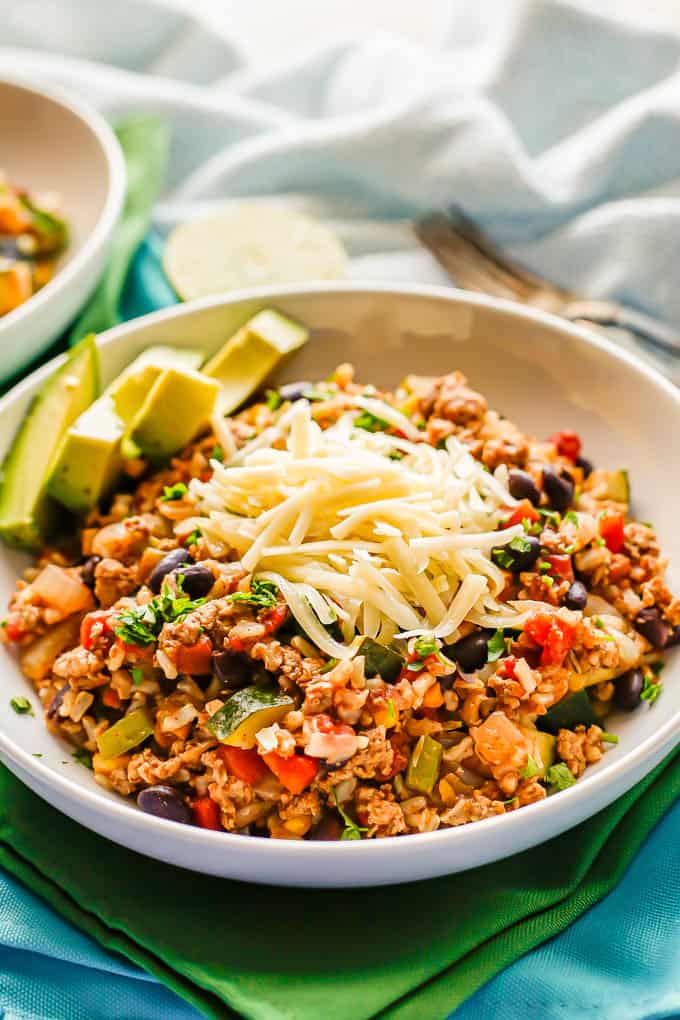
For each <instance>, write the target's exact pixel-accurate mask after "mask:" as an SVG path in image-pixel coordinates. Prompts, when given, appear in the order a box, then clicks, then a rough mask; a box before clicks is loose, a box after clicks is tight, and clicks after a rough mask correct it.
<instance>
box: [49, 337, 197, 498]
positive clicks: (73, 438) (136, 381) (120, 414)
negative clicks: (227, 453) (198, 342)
mask: <svg viewBox="0 0 680 1020" xmlns="http://www.w3.org/2000/svg"><path fill="white" fill-rule="evenodd" d="M202 358H203V355H202V353H201V352H200V351H193V350H180V349H175V348H172V347H152V348H149V350H148V351H145V352H144V353H143V354H140V355H139V357H138V358H136V359H135V360H134V361H133V362H132V364H131V365H129V366H128V368H126V369H125V371H123V372H122V373H121V374H120V375H119V376H117V377H116V378H115V379H114V381H113V382H112V383H111V384H110V385H109V386H107V388H106V390H105V391H104V393H103V394H102V395H101V397H100V398H99V400H96V401H95V402H94V403H93V404H92V405H91V406H90V407H88V408H87V409H86V410H85V411H84V412H83V413H82V414H81V415H80V416H79V417H78V418H77V419H76V421H74V422H73V423H72V424H71V426H70V428H69V429H68V430H67V432H66V435H65V436H64V438H63V441H62V444H61V446H60V448H59V451H58V454H57V456H56V458H55V462H54V465H53V468H52V472H51V475H50V478H49V481H48V492H49V494H50V496H51V497H52V498H53V499H55V500H56V501H57V502H58V503H61V504H62V505H63V506H65V507H67V508H68V509H69V510H72V511H73V512H74V513H81V514H82V513H87V511H88V510H90V509H92V507H93V506H95V505H96V504H97V503H98V502H99V501H100V500H101V499H103V498H104V497H105V496H107V495H108V494H109V493H110V492H111V491H112V490H113V488H114V487H115V485H116V482H117V481H118V478H119V476H120V474H121V472H122V470H123V462H124V457H125V453H124V451H123V450H122V442H123V437H124V435H125V432H126V430H127V428H128V427H129V424H130V421H131V420H132V419H133V418H134V416H135V414H136V413H137V411H138V410H139V408H140V407H141V406H142V405H143V404H144V401H145V400H146V399H147V396H148V394H149V393H150V392H151V391H152V390H153V387H154V385H155V383H156V381H157V380H158V378H159V377H160V376H162V375H164V374H165V372H166V371H169V370H170V367H171V366H174V368H176V369H177V371H179V372H183V371H184V372H188V373H190V374H192V369H193V368H195V367H196V366H197V365H199V364H200V363H201V360H202ZM137 455H138V454H137Z"/></svg>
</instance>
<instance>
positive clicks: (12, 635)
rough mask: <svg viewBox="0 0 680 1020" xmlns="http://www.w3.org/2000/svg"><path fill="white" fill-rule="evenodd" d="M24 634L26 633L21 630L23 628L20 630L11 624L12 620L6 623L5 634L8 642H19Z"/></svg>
mask: <svg viewBox="0 0 680 1020" xmlns="http://www.w3.org/2000/svg"><path fill="white" fill-rule="evenodd" d="M25 633H26V631H25V630H23V628H21V627H20V626H19V624H18V623H13V622H12V620H8V621H7V626H6V627H5V634H6V635H7V637H8V639H9V640H10V641H21V639H22V637H23V636H24V634H25Z"/></svg>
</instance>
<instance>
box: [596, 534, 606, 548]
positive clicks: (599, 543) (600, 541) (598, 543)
mask: <svg viewBox="0 0 680 1020" xmlns="http://www.w3.org/2000/svg"><path fill="white" fill-rule="evenodd" d="M606 544H607V543H606V542H605V540H604V539H603V538H602V536H601V535H598V537H597V538H596V539H595V545H599V546H603V545H606Z"/></svg>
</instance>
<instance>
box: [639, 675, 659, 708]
mask: <svg viewBox="0 0 680 1020" xmlns="http://www.w3.org/2000/svg"><path fill="white" fill-rule="evenodd" d="M662 687H663V683H662V682H661V681H660V680H659V681H654V680H651V679H650V677H649V676H647V675H645V682H644V686H643V688H642V693H641V694H640V701H648V702H649V704H650V705H653V704H654V702H655V701H656V699H657V698H658V697H659V695H660V694H661V688H662Z"/></svg>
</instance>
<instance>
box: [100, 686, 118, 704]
mask: <svg viewBox="0 0 680 1020" xmlns="http://www.w3.org/2000/svg"><path fill="white" fill-rule="evenodd" d="M102 701H103V702H104V704H105V705H106V706H107V708H120V695H119V694H118V691H114V689H113V687H107V688H106V690H105V691H104V693H103V694H102Z"/></svg>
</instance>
